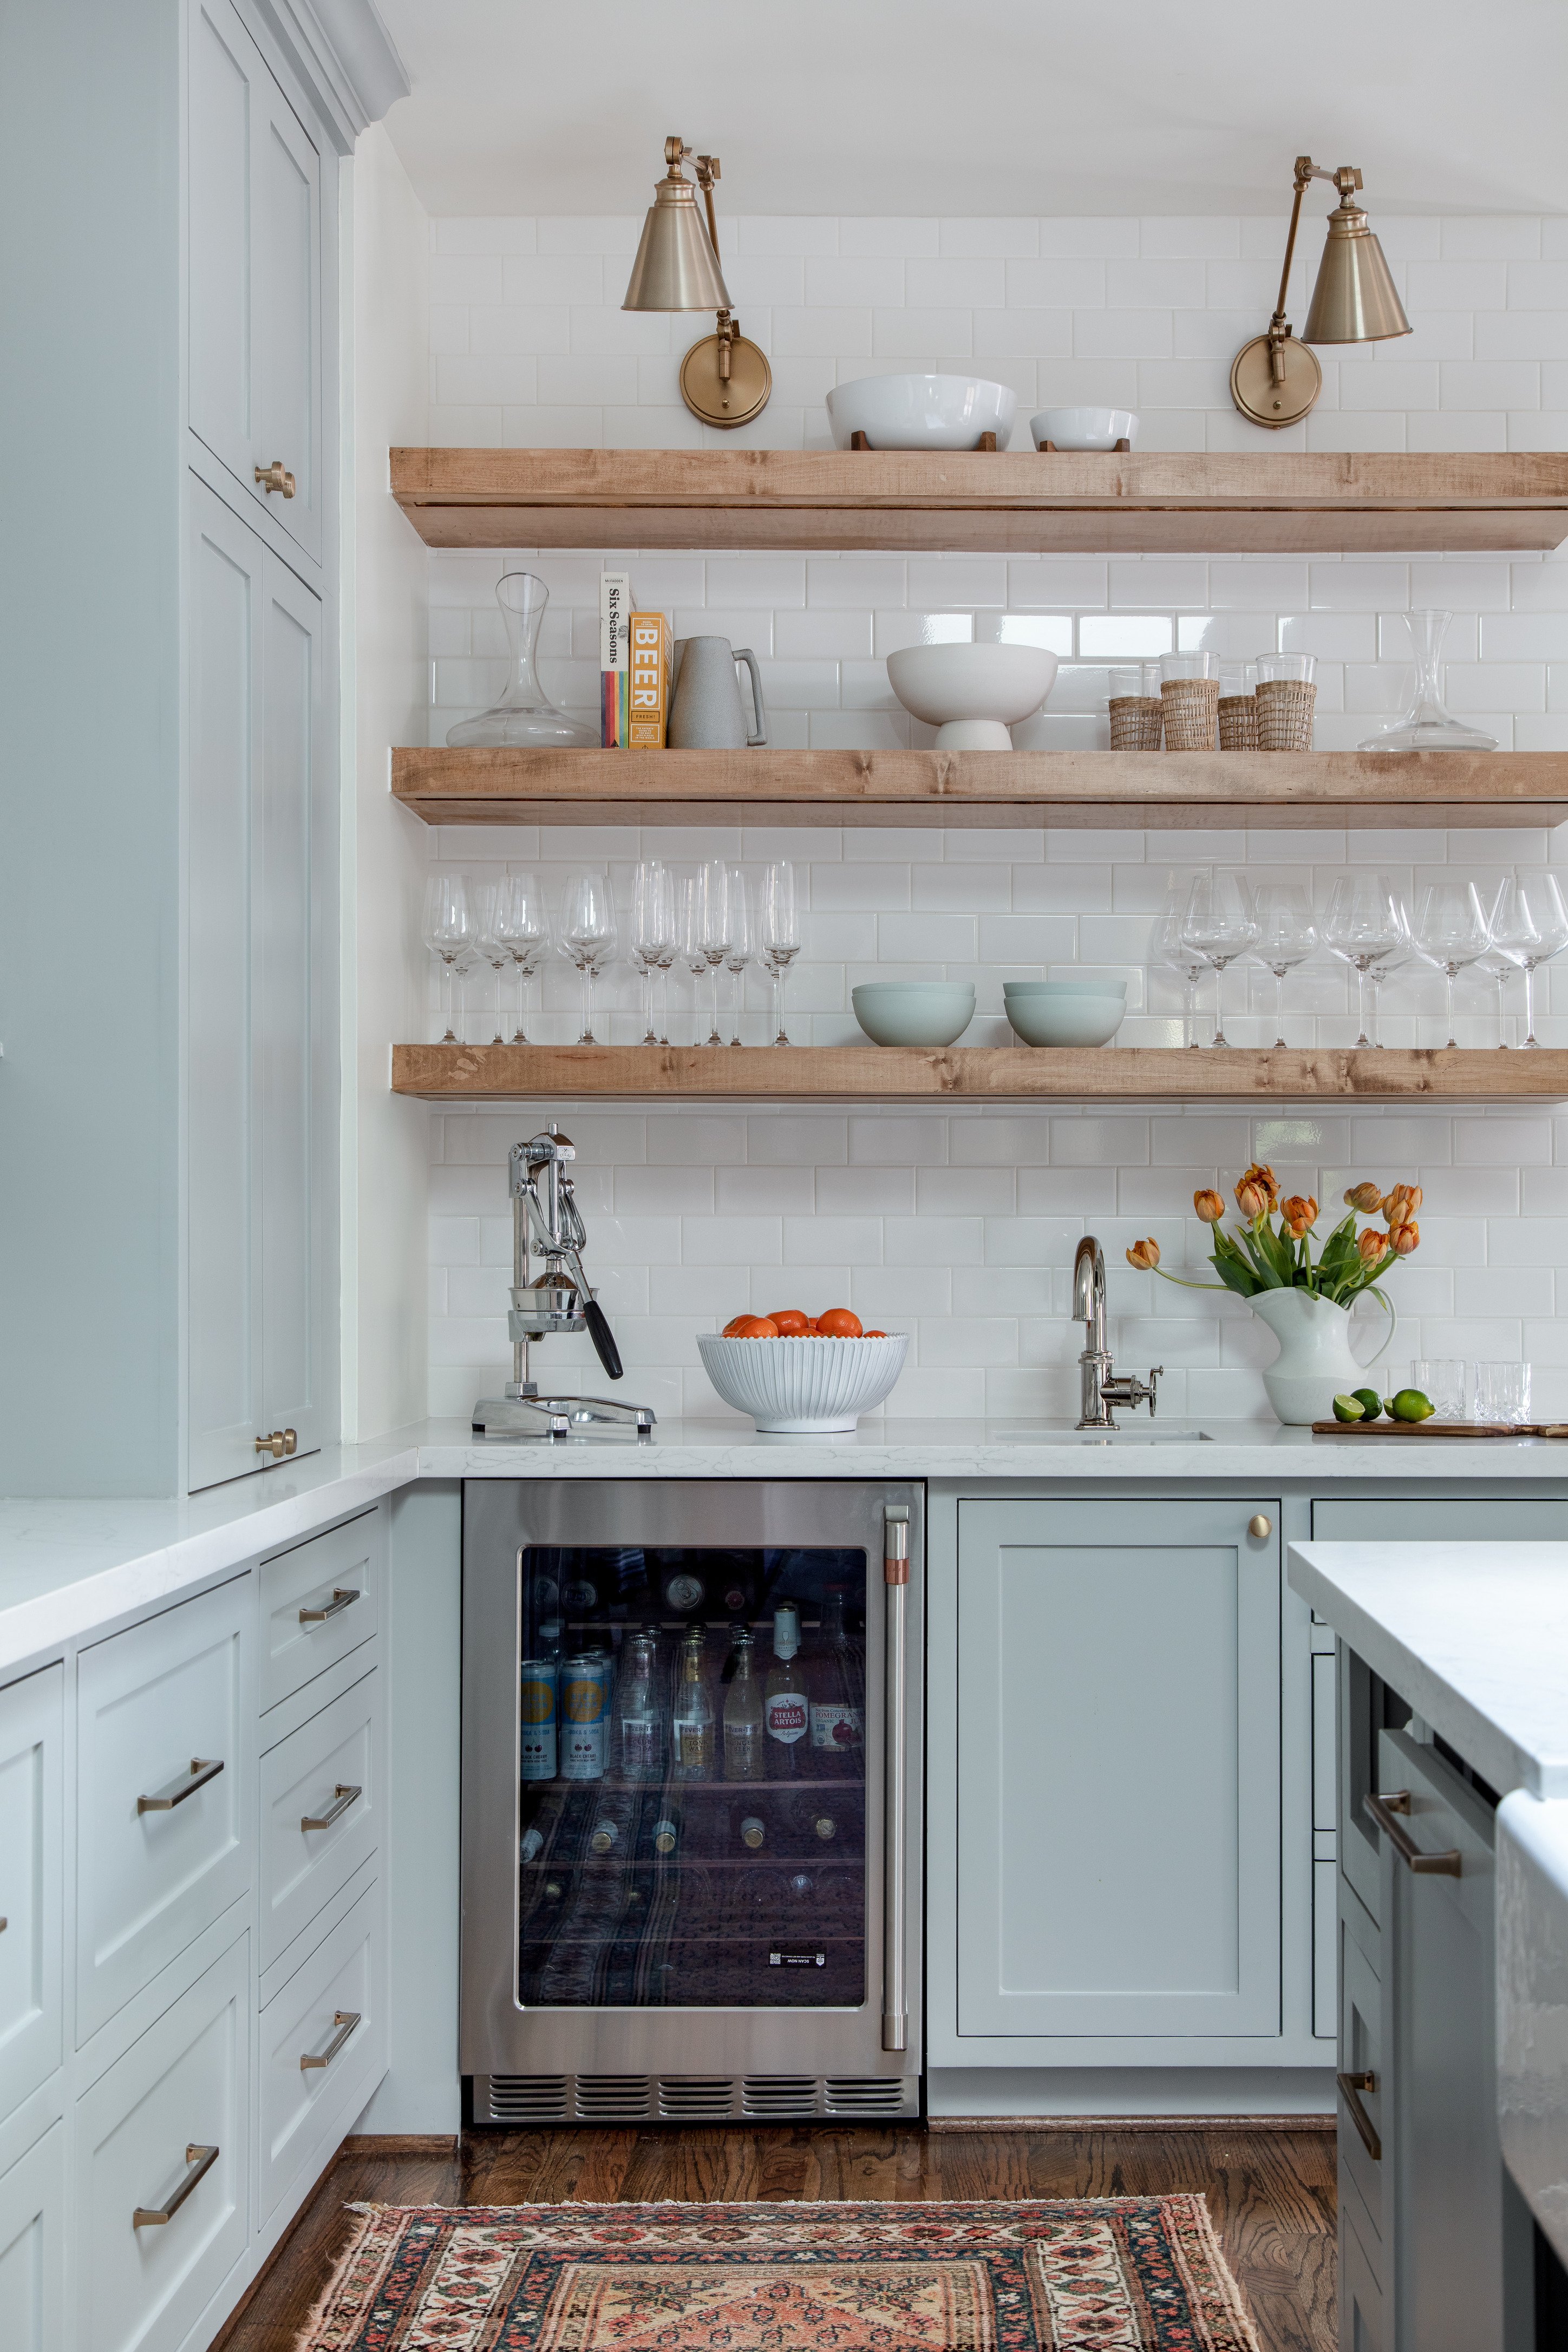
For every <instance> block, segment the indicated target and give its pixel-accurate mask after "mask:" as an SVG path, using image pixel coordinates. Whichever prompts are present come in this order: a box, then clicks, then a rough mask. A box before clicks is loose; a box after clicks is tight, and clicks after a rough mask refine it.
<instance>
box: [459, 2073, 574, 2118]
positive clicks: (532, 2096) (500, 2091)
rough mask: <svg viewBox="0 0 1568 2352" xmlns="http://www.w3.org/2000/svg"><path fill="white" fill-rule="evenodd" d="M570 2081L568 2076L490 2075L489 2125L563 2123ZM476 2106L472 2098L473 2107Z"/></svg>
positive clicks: (566, 2113) (476, 2102) (566, 2112)
mask: <svg viewBox="0 0 1568 2352" xmlns="http://www.w3.org/2000/svg"><path fill="white" fill-rule="evenodd" d="M571 2081H572V2078H571V2076H570V2075H569V2074H492V2075H490V2077H489V2122H491V2123H493V2124H553V2123H564V2122H565V2121H566V2120H567V2117H568V2114H569V2108H568V2099H569V2095H570V2091H571ZM476 2088H477V2085H476ZM475 2105H476V2106H478V2105H479V2100H478V2099H477V2098H476V2100H475Z"/></svg>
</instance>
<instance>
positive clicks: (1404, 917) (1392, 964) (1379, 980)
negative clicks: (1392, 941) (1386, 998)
mask: <svg viewBox="0 0 1568 2352" xmlns="http://www.w3.org/2000/svg"><path fill="white" fill-rule="evenodd" d="M1394 912H1395V913H1396V914H1397V915H1398V917H1399V933H1400V936H1399V944H1398V946H1397V947H1392V948H1390V949H1389V950H1388V953H1387V954H1386V955H1381V956H1377V957H1374V959H1373V961H1372V962H1371V963H1369V964H1368V966H1367V968H1366V981H1367V986H1368V988H1369V989H1370V990H1371V991H1372V1022H1371V1029H1372V1038H1371V1042H1372V1044H1373V1045H1377V1046H1381V1045H1382V1044H1383V1033H1382V1031H1381V1030H1380V1029H1379V1027H1378V1025H1377V1024H1378V1019H1379V1015H1380V1014H1381V1013H1382V1010H1383V983H1384V981H1385V980H1387V979H1388V977H1389V975H1390V974H1391V973H1392V972H1396V971H1400V970H1401V969H1402V967H1403V966H1404V965H1405V964H1407V963H1408V962H1409V961H1411V959H1412V957H1413V956H1414V955H1415V949H1414V948H1413V947H1412V946H1411V944H1410V917H1409V915H1408V913H1407V912H1406V910H1405V901H1404V899H1403V898H1400V897H1399V895H1398V893H1397V892H1395V894H1394Z"/></svg>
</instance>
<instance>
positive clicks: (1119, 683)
mask: <svg viewBox="0 0 1568 2352" xmlns="http://www.w3.org/2000/svg"><path fill="white" fill-rule="evenodd" d="M1144 667H1148V665H1144ZM1106 709H1107V710H1108V711H1109V713H1110V748H1111V750H1112V751H1158V750H1159V749H1160V744H1161V740H1162V732H1161V730H1162V726H1163V717H1162V706H1161V702H1160V689H1159V685H1158V682H1157V681H1156V682H1155V684H1154V686H1153V688H1152V692H1151V688H1150V686H1149V683H1148V681H1147V680H1146V678H1145V677H1144V672H1143V668H1142V667H1139V666H1138V665H1137V664H1136V663H1129V664H1127V665H1126V666H1124V667H1116V668H1114V669H1112V671H1111V673H1110V699H1109V701H1108V702H1107V704H1106Z"/></svg>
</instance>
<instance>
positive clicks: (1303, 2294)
mask: <svg viewBox="0 0 1568 2352" xmlns="http://www.w3.org/2000/svg"><path fill="white" fill-rule="evenodd" d="M1165 2189H1202V2190H1203V2191H1204V2193H1205V2196H1206V2197H1207V2199H1208V2201H1209V2210H1210V2211H1211V2212H1212V2214H1213V2215H1214V2219H1215V2227H1216V2228H1217V2230H1218V2231H1219V2234H1220V2237H1221V2240H1222V2241H1223V2242H1224V2246H1225V2251H1226V2260H1227V2261H1228V2262H1229V2263H1230V2266H1231V2268H1232V2270H1233V2271H1234V2272H1235V2273H1236V2275H1237V2278H1238V2279H1239V2280H1240V2282H1241V2285H1242V2291H1243V2293H1244V2294H1246V2297H1247V2305H1248V2308H1249V2309H1250V2311H1251V2314H1252V2317H1253V2321H1254V2324H1255V2326H1256V2327H1257V2329H1258V2340H1259V2342H1260V2344H1261V2345H1262V2347H1263V2352H1334V2346H1335V2341H1336V2337H1335V2323H1334V2141H1333V2136H1332V2134H1331V2133H1329V2132H1314V2131H1300V2132H1298V2131H1277V2130H1276V2131H1262V2132H1260V2131H1237V2130H1235V2129H1220V2130H1196V2131H1150V2130H1140V2131H1116V2130H1070V2129H1069V2130H1048V2131H1035V2130H1028V2129H1024V2130H1019V2129H1016V2128H1013V2129H1008V2130H1003V2131H995V2132H991V2131H980V2132H975V2131H963V2132H933V2133H930V2134H928V2133H927V2132H926V2131H924V2130H923V2129H922V2128H921V2127H920V2126H916V2125H899V2126H893V2127H891V2128H882V2129H872V2130H864V2129H861V2130H836V2129H822V2128H819V2127H817V2126H815V2125H814V2126H778V2127H775V2128H772V2129H767V2130H761V2131H751V2130H745V2129H742V2128H739V2127H735V2126H729V2127H725V2128H706V2129H705V2128H697V2129H682V2130H662V2131H661V2130H658V2129H653V2130H649V2129H640V2130H637V2131H584V2130H574V2131H529V2132H489V2131H486V2132H477V2133H474V2134H473V2135H471V2136H470V2137H468V2138H466V2139H465V2140H464V2142H463V2144H462V2147H461V2148H460V2150H459V2151H458V2153H457V2154H456V2155H455V2156H450V2157H434V2156H429V2155H421V2154H410V2153H399V2154H396V2155H390V2156H387V2155H379V2154H378V2155H375V2156H364V2155H345V2156H341V2157H340V2158H338V2160H337V2162H336V2163H335V2164H334V2165H333V2167H332V2168H331V2171H330V2172H329V2173H328V2174H327V2176H326V2178H325V2179H324V2180H323V2181H322V2183H321V2187H320V2188H319V2189H317V2191H316V2193H315V2195H314V2197H313V2198H312V2199H311V2200H310V2203H309V2204H308V2205H307V2206H306V2207H305V2209H304V2210H303V2211H302V2213H301V2214H300V2220H299V2221H298V2223H297V2224H296V2226H295V2229H294V2231H293V2233H292V2235H291V2236H290V2237H289V2239H288V2240H287V2241H286V2242H285V2243H284V2245H283V2246H282V2247H281V2248H280V2249H279V2253H278V2254H277V2256H276V2258H275V2259H274V2262H273V2263H272V2267H271V2269H270V2270H269V2271H268V2273H266V2275H265V2276H264V2277H263V2278H262V2279H261V2280H260V2281H259V2283H258V2286H257V2288H256V2290H255V2292H254V2293H253V2294H252V2296H251V2299H250V2301H249V2303H248V2304H247V2305H246V2307H245V2309H244V2310H243V2311H241V2312H240V2313H239V2314H238V2315H237V2316H236V2318H235V2319H234V2320H232V2321H231V2322H230V2324H229V2327H228V2329H227V2331H226V2334H225V2335H224V2336H222V2337H221V2338H220V2339H219V2345H220V2347H221V2352H292V2347H293V2345H294V2343H295V2340H296V2336H297V2334H298V2331H299V2329H300V2326H302V2325H303V2323H304V2319H305V2316H306V2314H307V2313H308V2312H309V2311H310V2306H311V2305H312V2304H313V2303H314V2302H315V2300H316V2298H317V2296H318V2295H319V2294H321V2289H322V2287H323V2286H324V2285H325V2284H326V2281H327V2278H328V2275H329V2273H330V2272H331V2265H332V2263H333V2261H334V2260H335V2258H336V2255H337V2253H338V2251H339V2249H340V2247H341V2245H342V2240H343V2236H344V2233H345V2229H346V2226H347V2224H346V2221H345V2217H344V2214H343V2210H342V2209H343V2207H344V2205H345V2204H347V2203H349V2202H350V2201H351V2200H356V2199H366V2200H374V2201H379V2202H384V2203H387V2204H399V2205H521V2204H531V2203H535V2202H539V2203H553V2202H556V2201H559V2200H566V2199H580V2200H584V2201H586V2202H589V2203H602V2204H612V2203H616V2202H618V2201H621V2200H652V2199H658V2198H661V2197H671V2198H680V2199H683V2200H691V2201H701V2200H711V2201H714V2202H722V2201H725V2200H751V2199H761V2200H770V2199H773V2200H783V2199H786V2198H807V2199H809V2198H832V2197H886V2198H897V2199H905V2200H908V2199H914V2200H918V2199H921V2198H942V2197H957V2198H964V2197H972V2198H983V2197H996V2198H1028V2197H1123V2196H1141V2195H1152V2194H1154V2193H1157V2192H1158V2191H1161V2190H1165Z"/></svg>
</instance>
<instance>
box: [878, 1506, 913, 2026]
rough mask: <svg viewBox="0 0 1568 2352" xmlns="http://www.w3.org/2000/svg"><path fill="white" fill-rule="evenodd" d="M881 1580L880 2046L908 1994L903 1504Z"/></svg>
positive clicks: (891, 1529)
mask: <svg viewBox="0 0 1568 2352" xmlns="http://www.w3.org/2000/svg"><path fill="white" fill-rule="evenodd" d="M882 1516H883V1523H884V1535H883V1539H882V1584H883V1600H884V1602H885V1604H886V1609H885V1626H886V1631H885V1637H884V1638H885V1641H886V1654H885V1668H886V1672H885V1679H886V1683H887V1693H888V1704H887V1710H886V1721H887V1728H886V1731H885V1734H884V1738H885V1740H886V1747H885V1749H884V1752H883V1759H882V1762H883V1771H882V1790H883V1809H884V1816H885V1829H886V1835H885V1839H884V1843H883V1861H882V2047H883V2049H884V2050H907V2049H908V2048H909V2046H910V2000H909V1987H908V1982H907V1977H906V1954H905V1944H904V1937H905V1921H904V1913H905V1909H906V1907H907V1902H908V1893H909V1890H908V1884H907V1855H906V1847H907V1842H908V1834H909V1794H910V1791H909V1739H908V1732H909V1643H908V1630H909V1629H908V1622H907V1618H908V1609H909V1596H910V1514H909V1507H908V1506H907V1505H906V1504H889V1506H888V1507H886V1509H885V1510H884V1512H883V1515H882Z"/></svg>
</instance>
